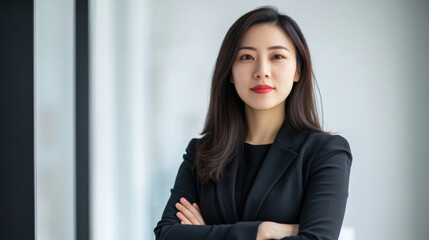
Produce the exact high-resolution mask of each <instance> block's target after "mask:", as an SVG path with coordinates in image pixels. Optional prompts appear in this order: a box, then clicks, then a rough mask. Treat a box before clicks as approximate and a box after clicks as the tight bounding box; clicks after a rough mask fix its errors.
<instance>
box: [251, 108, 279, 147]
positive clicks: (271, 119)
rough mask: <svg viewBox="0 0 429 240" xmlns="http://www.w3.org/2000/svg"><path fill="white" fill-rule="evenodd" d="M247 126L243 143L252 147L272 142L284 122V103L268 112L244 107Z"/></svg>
mask: <svg viewBox="0 0 429 240" xmlns="http://www.w3.org/2000/svg"><path fill="white" fill-rule="evenodd" d="M245 113H246V120H247V126H248V132H247V138H246V140H245V142H247V143H249V144H253V145H261V144H270V143H273V142H274V139H275V138H276V135H277V132H278V131H279V129H280V127H281V126H282V124H283V122H284V120H285V102H283V104H279V105H278V106H276V107H274V108H271V109H268V110H256V109H253V108H251V107H249V106H248V105H246V106H245Z"/></svg>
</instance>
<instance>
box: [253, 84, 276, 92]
mask: <svg viewBox="0 0 429 240" xmlns="http://www.w3.org/2000/svg"><path fill="white" fill-rule="evenodd" d="M273 89H274V88H273V87H271V86H270V85H265V84H263V85H256V86H254V87H252V88H251V89H250V90H252V91H254V92H255V93H259V94H265V93H269V92H271V91H272V90H273Z"/></svg>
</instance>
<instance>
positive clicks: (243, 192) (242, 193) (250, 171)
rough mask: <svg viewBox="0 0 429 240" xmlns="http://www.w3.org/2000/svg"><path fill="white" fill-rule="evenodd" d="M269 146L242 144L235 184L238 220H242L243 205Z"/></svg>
mask: <svg viewBox="0 0 429 240" xmlns="http://www.w3.org/2000/svg"><path fill="white" fill-rule="evenodd" d="M271 145H272V144H264V145H252V144H248V143H246V142H244V151H243V154H242V156H241V159H240V162H239V165H238V169H237V178H236V182H235V206H236V208H237V216H238V219H239V220H242V216H243V209H244V204H245V203H246V199H247V196H248V194H249V191H250V188H251V187H252V184H253V181H254V180H255V178H256V175H257V174H258V170H259V167H260V166H261V164H262V162H263V161H264V159H265V156H266V155H267V153H268V150H269V149H270V147H271Z"/></svg>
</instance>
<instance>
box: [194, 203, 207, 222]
mask: <svg viewBox="0 0 429 240" xmlns="http://www.w3.org/2000/svg"><path fill="white" fill-rule="evenodd" d="M192 206H194V208H195V209H196V210H197V211H198V213H199V214H198V216H197V218H198V220H199V221H200V223H201V224H202V225H206V222H204V219H203V216H202V215H201V210H200V207H199V206H198V204H196V203H194V204H192Z"/></svg>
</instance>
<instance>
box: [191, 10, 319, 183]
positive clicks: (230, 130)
mask: <svg viewBox="0 0 429 240" xmlns="http://www.w3.org/2000/svg"><path fill="white" fill-rule="evenodd" d="M261 23H270V24H275V25H276V26H279V27H280V28H281V29H283V30H284V32H285V34H286V35H287V36H288V37H289V38H290V39H291V40H292V42H293V44H294V46H295V49H296V62H297V69H299V71H300V79H299V81H298V82H295V83H294V86H293V87H292V90H291V92H290V94H289V96H288V97H287V101H286V104H285V105H286V106H285V108H286V109H285V116H286V119H285V121H286V124H287V125H288V126H289V127H291V128H293V129H296V130H298V131H310V132H323V130H322V129H321V127H320V124H319V119H318V114H317V107H316V105H315V99H314V93H313V83H312V81H313V71H312V67H311V58H310V52H309V49H308V46H307V43H306V41H305V39H304V36H303V34H302V32H301V30H300V29H299V27H298V25H297V24H296V22H295V21H294V20H292V19H291V18H290V17H289V16H286V15H283V14H280V13H279V12H278V10H277V9H275V8H273V7H261V8H257V9H255V10H253V11H250V12H248V13H246V14H245V15H243V16H242V17H240V18H239V19H238V20H237V21H236V22H235V23H234V24H233V25H232V26H231V28H230V29H229V30H228V32H227V34H226V36H225V39H224V40H223V43H222V46H221V48H220V51H219V55H218V57H217V60H216V65H215V68H214V72H213V77H212V85H211V94H210V104H209V109H208V113H207V117H206V122H205V126H204V129H203V131H202V132H201V134H202V135H203V137H202V138H201V139H200V141H199V142H198V145H197V147H196V151H195V155H194V157H195V161H194V166H195V168H196V170H197V174H198V176H199V178H200V181H201V182H202V183H204V184H209V183H214V182H218V181H219V180H220V179H221V177H222V175H223V172H224V169H225V166H226V165H227V164H228V163H229V162H231V161H232V159H234V157H235V156H236V155H237V154H238V153H239V152H240V151H241V150H242V148H243V144H244V140H245V139H246V135H247V122H246V117H245V114H244V102H243V101H242V100H241V99H240V97H239V96H238V94H237V92H236V90H235V88H234V85H233V84H231V83H230V79H231V76H232V73H231V68H232V65H233V62H234V59H235V56H236V54H237V52H238V48H239V44H241V40H242V38H243V36H244V34H245V33H246V32H247V30H248V29H249V28H250V27H251V26H253V25H255V24H261Z"/></svg>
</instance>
